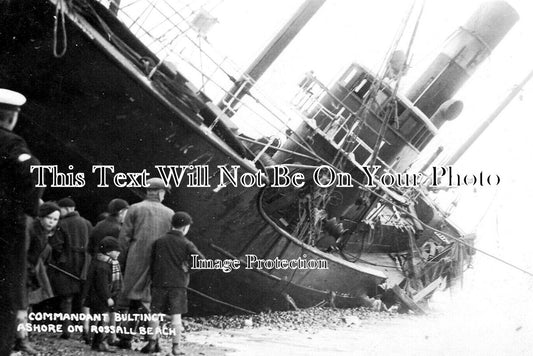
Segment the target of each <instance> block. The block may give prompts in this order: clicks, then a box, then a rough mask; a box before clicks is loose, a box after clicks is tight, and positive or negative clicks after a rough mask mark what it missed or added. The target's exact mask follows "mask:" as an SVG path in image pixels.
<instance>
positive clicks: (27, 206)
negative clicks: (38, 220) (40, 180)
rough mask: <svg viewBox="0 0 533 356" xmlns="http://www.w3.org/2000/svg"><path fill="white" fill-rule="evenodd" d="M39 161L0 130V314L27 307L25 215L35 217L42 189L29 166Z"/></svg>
mask: <svg viewBox="0 0 533 356" xmlns="http://www.w3.org/2000/svg"><path fill="white" fill-rule="evenodd" d="M37 164H39V161H38V160H37V159H36V158H35V157H33V156H32V154H31V152H30V150H29V149H28V147H27V145H26V142H25V141H24V140H23V139H22V138H21V137H20V136H18V135H16V134H14V133H13V132H11V131H8V130H6V129H4V128H0V261H1V262H0V263H1V268H0V290H1V291H2V292H1V293H2V295H3V297H2V302H1V303H0V304H1V305H0V311H1V313H2V314H3V311H4V310H11V311H14V310H18V309H25V308H26V307H27V299H26V293H25V280H26V265H25V263H24V262H25V261H26V241H27V240H26V224H27V216H28V215H29V216H36V215H37V209H38V202H39V198H40V196H41V194H42V190H41V189H38V188H35V185H36V182H35V181H34V180H33V177H32V175H31V173H30V166H31V165H37Z"/></svg>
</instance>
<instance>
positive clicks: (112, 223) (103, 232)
mask: <svg viewBox="0 0 533 356" xmlns="http://www.w3.org/2000/svg"><path fill="white" fill-rule="evenodd" d="M120 226H121V224H120V222H119V221H118V217H116V216H112V215H110V216H108V217H107V218H105V219H104V220H102V221H100V222H98V224H96V226H95V227H94V229H93V231H92V232H91V234H90V235H89V248H88V250H89V253H90V254H91V256H94V255H96V254H97V253H98V245H99V244H100V241H102V239H103V238H104V237H106V236H113V237H115V238H117V240H118V235H119V233H120Z"/></svg>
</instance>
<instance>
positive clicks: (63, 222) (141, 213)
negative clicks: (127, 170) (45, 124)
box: [0, 89, 204, 355]
mask: <svg viewBox="0 0 533 356" xmlns="http://www.w3.org/2000/svg"><path fill="white" fill-rule="evenodd" d="M25 101H26V99H25V98H24V96H23V95H22V94H19V93H17V92H14V91H11V90H7V89H0V254H1V256H0V290H1V293H0V334H1V335H2V338H0V339H1V340H0V354H1V355H5V354H9V351H10V350H11V349H12V348H13V349H14V350H19V351H24V352H26V353H29V354H37V353H38V350H36V349H35V347H33V346H32V345H31V343H30V342H29V340H28V335H27V332H26V331H25V328H22V327H17V325H20V324H24V323H26V322H27V320H26V319H27V315H28V310H29V309H31V308H35V307H37V306H38V305H40V303H42V302H43V301H49V300H50V299H51V298H55V300H56V301H57V302H58V303H56V305H57V306H56V308H57V310H55V311H56V312H60V313H64V314H69V313H72V312H73V311H76V312H80V313H85V314H89V313H97V314H108V315H109V317H108V318H106V319H104V320H102V321H99V325H98V326H102V325H103V324H105V323H114V319H113V315H114V312H116V311H121V312H127V313H161V314H167V315H169V316H170V320H171V324H172V327H173V328H174V330H175V333H174V334H173V339H172V344H173V346H172V354H174V355H177V354H180V353H181V350H180V349H181V344H180V331H181V314H183V313H186V312H187V286H188V284H189V271H188V261H189V259H190V258H191V256H192V255H195V254H196V255H199V256H200V258H204V256H203V255H202V253H201V252H200V251H199V250H198V248H197V247H196V246H195V245H194V243H192V242H191V241H190V240H188V239H187V238H186V235H187V233H188V231H189V228H190V226H191V224H192V223H193V221H192V218H191V216H190V215H189V214H188V213H186V212H174V211H172V210H171V209H170V208H168V207H166V206H165V205H163V203H162V202H163V200H164V198H165V195H166V194H167V192H168V189H167V187H166V186H165V185H164V182H163V181H162V180H161V179H160V178H151V179H149V180H148V181H147V186H146V196H145V198H144V200H143V201H141V202H139V203H136V204H132V205H131V206H130V205H129V203H128V202H127V201H125V200H123V199H119V198H116V199H113V200H111V201H110V202H109V204H108V209H107V212H106V215H105V217H104V218H103V219H101V220H100V221H99V222H98V223H97V224H96V226H94V227H93V225H92V224H91V222H90V221H88V220H87V219H85V218H83V217H82V216H80V214H79V212H78V211H77V210H76V202H75V201H74V200H73V199H72V198H71V197H65V198H62V199H60V200H58V201H47V202H43V201H42V200H41V199H40V198H41V196H42V194H43V191H42V190H40V189H39V188H37V187H36V184H35V181H34V177H33V176H32V174H31V171H30V167H31V166H32V165H37V164H39V161H38V160H37V158H35V157H34V156H33V155H32V153H31V152H30V150H29V149H28V146H27V144H26V142H25V141H24V140H23V139H22V138H21V137H20V136H18V135H16V134H15V133H13V129H14V127H15V125H16V124H17V120H18V113H19V111H20V107H21V106H22V105H23V104H24V103H25ZM121 306H122V309H121V308H120V307H121ZM69 319H70V318H65V319H64V321H63V325H62V334H61V338H63V339H69V338H71V337H72V335H71V333H70V330H72V328H69V325H70V321H69ZM89 320H90V318H86V320H85V321H84V325H83V330H84V331H83V334H82V340H83V341H84V342H86V343H87V344H90V345H91V348H92V349H93V350H97V351H111V349H110V345H116V346H117V347H120V348H124V349H131V337H132V335H131V334H130V333H125V334H124V335H106V334H104V333H102V332H97V333H91V332H90V331H91V328H90V325H89ZM158 323H159V321H152V322H151V326H152V327H153V328H154V329H155V328H156V327H157V326H158ZM130 326H131V327H133V328H134V326H132V325H130ZM131 327H130V328H129V329H131ZM99 330H101V329H99ZM148 339H149V340H148V342H147V344H146V345H145V347H143V349H142V350H141V351H142V352H143V353H153V352H159V351H160V347H159V343H158V335H157V334H156V333H153V334H151V335H148Z"/></svg>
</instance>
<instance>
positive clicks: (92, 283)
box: [85, 236, 122, 351]
mask: <svg viewBox="0 0 533 356" xmlns="http://www.w3.org/2000/svg"><path fill="white" fill-rule="evenodd" d="M98 251H99V252H98V253H97V254H96V256H95V258H93V260H92V261H91V265H90V267H89V273H88V275H87V294H86V298H85V306H87V307H89V308H90V309H91V313H94V314H105V313H108V319H107V320H110V319H111V318H110V317H111V315H110V313H112V312H113V307H114V306H115V299H116V297H117V296H118V294H119V293H120V290H121V289H122V275H121V272H120V264H119V263H118V260H117V259H118V256H119V255H120V247H119V244H118V241H117V239H116V238H114V237H112V236H106V237H105V238H103V239H102V240H101V241H100V244H99V246H98ZM103 325H104V322H103V321H100V322H99V324H98V326H103ZM92 349H93V350H97V351H110V349H109V345H108V344H107V342H106V335H105V334H104V333H102V332H96V333H95V334H94V337H93V341H92Z"/></svg>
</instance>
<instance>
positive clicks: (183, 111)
mask: <svg viewBox="0 0 533 356" xmlns="http://www.w3.org/2000/svg"><path fill="white" fill-rule="evenodd" d="M11 6H12V7H11V8H8V9H2V11H3V12H4V16H3V20H2V26H1V28H0V33H1V35H0V41H1V43H2V49H3V50H2V53H1V54H0V57H1V58H0V60H1V62H2V63H3V65H2V70H1V73H0V86H2V87H5V88H10V89H13V90H17V91H20V92H22V93H24V95H26V97H27V98H28V103H27V104H26V105H25V106H24V108H23V111H22V113H21V117H20V120H19V125H18V126H17V129H16V131H17V133H19V134H20V135H21V136H23V137H24V138H25V139H26V140H27V142H28V144H29V146H30V148H31V149H32V151H33V152H34V153H35V155H36V156H37V157H38V158H39V159H40V160H41V163H42V164H43V165H52V166H57V169H58V171H59V172H61V173H64V174H65V177H66V178H65V179H66V180H65V182H64V183H65V184H63V185H75V184H70V183H71V182H69V181H68V177H69V175H68V173H72V174H75V173H80V172H81V173H84V177H85V181H84V184H83V186H79V187H76V186H67V187H51V186H50V183H51V179H52V177H51V176H50V175H47V176H46V178H47V183H48V187H47V189H46V192H45V198H46V199H58V198H61V197H63V196H71V197H72V198H73V199H74V200H75V201H76V202H77V205H78V210H79V211H80V212H81V214H82V215H84V216H87V217H89V218H91V219H92V220H93V221H94V219H95V217H96V216H97V215H98V213H100V212H102V211H104V210H105V206H106V205H107V203H108V202H109V200H111V199H113V198H116V197H122V198H125V199H127V200H128V201H130V203H134V202H136V201H139V200H140V196H141V191H142V190H141V189H138V188H119V187H116V186H114V185H115V184H114V183H113V181H112V178H113V174H109V175H108V176H107V178H108V179H109V180H108V184H109V187H98V185H99V184H101V183H102V182H101V177H100V175H99V174H98V172H93V167H94V166H95V165H110V166H113V168H114V173H117V172H124V173H125V172H142V171H143V170H145V169H146V170H147V172H149V173H150V174H151V175H152V176H156V175H157V171H156V169H155V165H203V166H208V167H209V168H208V169H209V172H211V176H210V178H211V179H212V181H211V183H212V185H213V186H210V187H205V188H194V187H186V186H181V187H175V188H173V189H172V191H171V192H170V194H169V195H167V198H166V200H165V201H164V203H165V204H166V205H167V206H169V207H170V208H172V209H173V210H185V211H188V212H189V213H190V214H191V215H192V216H193V218H194V221H195V223H194V224H193V226H192V229H191V232H190V236H191V239H192V240H193V241H194V242H195V243H196V244H197V245H198V247H199V249H200V250H201V251H202V252H204V254H205V255H206V256H207V258H208V259H212V260H216V259H221V260H224V259H238V260H240V261H241V262H242V266H241V267H240V268H239V269H235V270H233V271H231V272H229V273H225V272H223V271H221V270H217V269H215V270H202V271H195V272H194V273H193V274H192V283H191V288H192V290H194V292H193V291H191V292H190V294H189V295H190V297H191V305H192V308H191V312H192V313H193V314H205V313H213V312H225V311H232V312H243V311H245V310H248V311H254V312H257V311H263V310H279V309H287V308H290V307H291V306H293V305H294V304H295V305H296V306H298V307H310V306H313V305H317V304H324V303H326V302H327V303H329V304H333V305H336V306H343V307H350V306H358V305H364V304H365V303H366V301H367V300H368V297H372V296H374V295H375V294H376V293H377V286H378V284H380V283H382V282H383V281H384V280H385V276H384V275H383V274H382V273H381V272H379V271H377V270H373V269H371V268H367V267H364V266H360V265H356V264H352V263H348V262H346V261H343V260H341V259H339V258H336V257H334V256H332V255H329V254H326V253H324V252H322V251H320V250H318V249H316V248H314V247H311V246H309V245H306V244H304V243H302V242H301V241H299V240H297V239H295V238H293V237H292V236H290V235H289V234H288V233H287V232H285V231H283V230H282V229H280V228H279V227H278V226H277V225H276V224H275V223H274V222H273V221H272V220H270V219H269V218H268V216H266V214H264V212H263V211H262V207H261V196H262V191H261V189H260V188H256V187H251V188H243V187H242V186H237V187H233V186H227V187H225V188H222V189H215V188H216V185H217V183H218V181H217V180H218V179H219V178H220V177H219V175H217V174H216V172H217V171H218V167H219V166H231V165H237V166H239V167H241V169H242V171H243V172H254V171H255V170H256V168H255V167H254V166H253V165H251V164H250V163H249V161H246V160H243V159H242V157H241V154H239V153H237V152H236V151H235V150H234V149H232V148H231V147H230V146H229V145H228V144H227V143H226V142H225V141H224V140H223V139H221V138H220V137H218V136H217V135H215V134H214V133H213V132H212V131H209V130H207V129H206V128H205V126H204V125H202V123H201V122H200V120H199V119H198V118H199V115H198V108H195V107H194V105H191V104H190V102H188V101H187V98H186V97H185V98H181V99H180V98H178V99H176V100H174V101H172V100H169V98H168V97H165V96H164V95H162V94H161V90H160V88H159V87H157V85H156V84H155V83H153V82H151V81H150V80H148V79H147V78H146V74H145V73H143V71H142V70H141V69H139V65H138V64H132V63H131V60H130V59H128V58H126V57H125V56H124V54H123V53H121V51H119V50H118V49H117V48H115V47H113V46H112V45H110V44H109V42H107V41H105V36H103V35H102V33H101V32H98V31H95V30H94V29H93V28H92V27H91V26H90V24H89V23H86V22H83V18H82V17H76V15H72V14H70V15H69V16H67V21H66V34H67V35H68V37H67V38H68V41H67V44H68V47H67V50H66V54H65V55H64V56H63V57H61V58H56V57H54V56H53V46H54V39H53V38H54V32H53V21H51V19H52V18H53V15H54V10H55V9H54V6H53V4H51V3H48V2H46V1H38V2H33V1H28V2H23V1H22V2H17V4H11ZM21 13H23V14H24V15H21ZM72 16H74V17H72ZM73 18H74V19H75V20H76V19H77V20H76V23H74V22H73ZM114 26H117V27H116V28H120V26H119V25H117V24H114ZM59 42H61V41H59ZM130 45H131V47H133V48H135V46H136V45H138V44H136V43H130ZM184 184H185V183H184ZM246 255H254V256H257V257H258V258H261V259H275V258H276V257H277V258H279V259H286V260H291V259H298V258H306V259H307V260H325V261H326V262H327V268H326V269H268V270H267V269H257V268H252V269H246V268H245V266H244V262H246V261H245V259H246ZM291 298H292V300H293V301H294V304H291V303H290V302H289V300H291Z"/></svg>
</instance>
